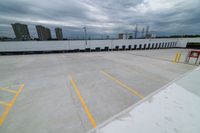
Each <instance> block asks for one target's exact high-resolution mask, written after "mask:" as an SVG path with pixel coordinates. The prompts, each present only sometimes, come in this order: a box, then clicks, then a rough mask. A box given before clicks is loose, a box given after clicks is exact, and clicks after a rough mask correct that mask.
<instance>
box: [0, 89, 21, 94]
mask: <svg viewBox="0 0 200 133" xmlns="http://www.w3.org/2000/svg"><path fill="white" fill-rule="evenodd" d="M0 90H1V91H6V92H10V93H14V94H16V93H17V91H15V90H11V89H8V88H0Z"/></svg>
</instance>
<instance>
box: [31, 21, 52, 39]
mask: <svg viewBox="0 0 200 133" xmlns="http://www.w3.org/2000/svg"><path fill="white" fill-rule="evenodd" d="M35 27H36V30H37V34H38V38H39V40H51V31H50V29H49V28H46V27H44V26H42V25H36V26H35Z"/></svg>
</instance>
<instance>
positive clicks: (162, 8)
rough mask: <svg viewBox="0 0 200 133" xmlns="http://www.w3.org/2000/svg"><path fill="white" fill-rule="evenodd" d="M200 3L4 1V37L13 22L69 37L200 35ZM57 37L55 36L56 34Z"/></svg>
mask: <svg viewBox="0 0 200 133" xmlns="http://www.w3.org/2000/svg"><path fill="white" fill-rule="evenodd" d="M199 5H200V2H199V0H190V1H188V0H176V1H174V0H134V1H133V0H101V1H99V0H40V1H34V0H1V1H0V36H3V35H5V36H14V34H13V31H12V28H11V26H10V24H11V23H15V22H21V23H26V24H28V25H29V29H30V32H31V34H32V35H33V36H34V37H35V36H37V34H36V32H35V27H34V25H36V24H42V25H45V26H48V27H50V28H51V30H52V32H54V31H53V28H55V27H57V26H59V27H62V28H63V31H64V35H65V36H72V35H82V34H83V33H82V32H83V31H82V27H83V26H87V27H88V32H89V34H90V35H92V34H94V35H97V34H101V35H102V34H104V35H106V34H114V33H115V34H117V33H119V32H133V31H134V27H135V25H136V24H137V25H139V29H140V30H141V29H142V28H143V27H146V25H150V27H151V30H153V31H155V32H156V33H157V34H160V35H164V34H180V33H183V32H184V33H185V34H200V28H199V27H200V9H199V7H198V6H199ZM53 34H54V33H53Z"/></svg>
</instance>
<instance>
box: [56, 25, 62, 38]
mask: <svg viewBox="0 0 200 133" xmlns="http://www.w3.org/2000/svg"><path fill="white" fill-rule="evenodd" d="M55 32H56V38H57V39H58V40H63V34H62V29H61V28H55Z"/></svg>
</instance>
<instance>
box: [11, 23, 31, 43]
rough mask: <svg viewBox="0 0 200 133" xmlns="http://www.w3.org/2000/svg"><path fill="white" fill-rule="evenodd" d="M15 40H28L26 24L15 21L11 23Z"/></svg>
mask: <svg viewBox="0 0 200 133" xmlns="http://www.w3.org/2000/svg"><path fill="white" fill-rule="evenodd" d="M11 25H12V28H13V31H14V33H15V36H16V39H17V40H20V41H22V40H30V39H31V37H30V34H29V31H28V26H27V25H26V24H20V23H15V24H11Z"/></svg>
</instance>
